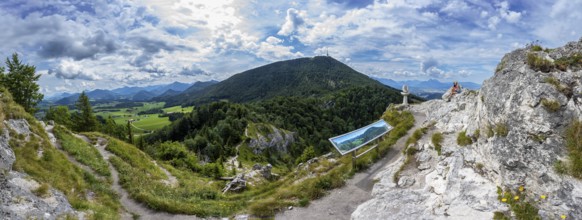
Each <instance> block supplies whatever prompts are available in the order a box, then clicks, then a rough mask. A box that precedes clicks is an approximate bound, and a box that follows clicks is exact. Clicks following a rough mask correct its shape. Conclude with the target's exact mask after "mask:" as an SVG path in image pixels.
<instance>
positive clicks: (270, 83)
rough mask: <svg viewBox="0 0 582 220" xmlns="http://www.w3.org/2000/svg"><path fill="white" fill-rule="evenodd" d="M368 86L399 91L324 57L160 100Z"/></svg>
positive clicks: (311, 93)
mask: <svg viewBox="0 0 582 220" xmlns="http://www.w3.org/2000/svg"><path fill="white" fill-rule="evenodd" d="M366 86H367V87H372V88H381V89H385V90H390V92H391V94H393V95H395V96H400V94H399V91H397V90H396V89H394V88H390V87H388V86H385V85H382V84H381V83H379V82H378V81H376V80H373V79H371V78H370V77H368V76H366V75H364V74H362V73H359V72H357V71H355V70H354V69H352V68H350V67H349V66H347V65H345V64H343V63H341V62H339V61H337V60H336V59H334V58H332V57H328V56H316V57H309V58H299V59H293V60H285V61H279V62H275V63H271V64H268V65H264V66H261V67H257V68H254V69H251V70H247V71H244V72H242V73H239V74H235V75H233V76H232V77H230V78H228V79H226V80H224V81H222V82H220V83H216V84H213V85H209V86H207V87H205V88H203V89H200V90H194V89H193V88H189V89H187V90H186V91H184V92H182V93H180V94H177V95H172V96H168V97H163V98H160V99H158V100H160V101H165V102H166V105H168V106H172V105H182V104H186V105H192V104H195V105H198V104H203V103H209V102H214V101H219V100H228V101H231V102H239V103H241V102H252V101H260V100H267V99H270V98H274V97H277V96H299V97H322V96H325V95H328V94H331V93H333V92H337V91H340V90H343V89H347V88H355V87H366Z"/></svg>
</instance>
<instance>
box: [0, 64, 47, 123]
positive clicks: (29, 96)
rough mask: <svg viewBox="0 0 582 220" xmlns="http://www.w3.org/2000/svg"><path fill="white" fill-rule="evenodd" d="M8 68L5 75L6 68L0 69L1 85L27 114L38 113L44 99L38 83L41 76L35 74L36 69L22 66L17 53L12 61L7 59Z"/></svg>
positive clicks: (30, 66)
mask: <svg viewBox="0 0 582 220" xmlns="http://www.w3.org/2000/svg"><path fill="white" fill-rule="evenodd" d="M6 67H7V68H8V73H7V74H4V68H1V69H0V85H2V86H4V87H5V88H6V89H8V91H10V93H11V94H12V97H13V98H14V101H15V102H16V103H18V104H20V105H21V106H22V107H24V109H25V110H26V111H27V112H29V113H34V112H36V110H37V108H36V104H37V103H38V102H40V101H41V100H42V98H43V97H44V95H43V94H42V93H40V92H39V86H38V84H37V83H36V81H38V79H39V78H40V74H35V73H36V67H35V66H32V65H28V64H22V63H21V62H20V59H18V54H17V53H14V54H12V60H10V58H6Z"/></svg>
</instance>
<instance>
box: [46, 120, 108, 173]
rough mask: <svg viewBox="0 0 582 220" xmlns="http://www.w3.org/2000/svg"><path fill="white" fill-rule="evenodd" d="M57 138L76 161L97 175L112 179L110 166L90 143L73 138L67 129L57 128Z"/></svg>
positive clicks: (55, 130)
mask: <svg viewBox="0 0 582 220" xmlns="http://www.w3.org/2000/svg"><path fill="white" fill-rule="evenodd" d="M54 133H55V136H56V138H57V139H58V140H59V142H60V143H61V147H62V148H63V150H64V151H66V152H67V153H69V154H71V156H73V157H74V158H75V160H77V161H79V163H82V164H84V165H87V166H88V167H90V168H91V169H92V170H93V171H95V172H96V173H97V174H99V175H101V176H105V177H110V176H111V173H110V171H109V166H108V165H107V162H106V161H105V160H103V157H101V154H99V151H97V149H95V147H93V146H91V145H90V144H89V143H87V142H85V141H83V140H81V139H79V138H77V137H75V136H73V135H72V134H71V133H70V132H69V131H68V130H66V128H64V127H61V126H56V127H55V128H54Z"/></svg>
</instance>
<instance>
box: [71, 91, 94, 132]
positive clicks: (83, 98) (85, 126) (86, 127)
mask: <svg viewBox="0 0 582 220" xmlns="http://www.w3.org/2000/svg"><path fill="white" fill-rule="evenodd" d="M75 105H76V106H77V110H78V111H79V112H77V114H75V116H74V117H73V118H74V120H73V121H74V122H75V128H76V129H75V130H77V131H81V132H83V131H96V130H97V118H96V117H95V115H94V114H93V109H92V108H91V103H89V97H87V95H85V92H82V93H81V95H79V99H78V100H77V103H76V104H75Z"/></svg>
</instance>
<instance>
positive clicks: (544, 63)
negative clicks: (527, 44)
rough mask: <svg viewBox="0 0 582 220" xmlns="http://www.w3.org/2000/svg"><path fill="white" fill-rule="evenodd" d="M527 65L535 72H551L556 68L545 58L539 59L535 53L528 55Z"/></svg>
mask: <svg viewBox="0 0 582 220" xmlns="http://www.w3.org/2000/svg"><path fill="white" fill-rule="evenodd" d="M527 64H528V65H529V67H530V68H531V69H533V70H535V71H541V72H546V73H547V72H550V70H552V69H553V68H554V63H553V62H552V61H550V60H547V59H545V58H543V57H539V56H538V55H536V54H535V53H528V54H527Z"/></svg>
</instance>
